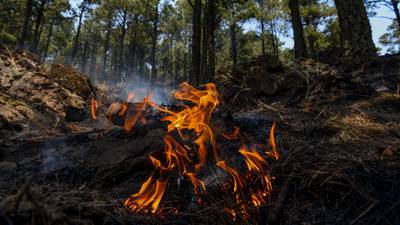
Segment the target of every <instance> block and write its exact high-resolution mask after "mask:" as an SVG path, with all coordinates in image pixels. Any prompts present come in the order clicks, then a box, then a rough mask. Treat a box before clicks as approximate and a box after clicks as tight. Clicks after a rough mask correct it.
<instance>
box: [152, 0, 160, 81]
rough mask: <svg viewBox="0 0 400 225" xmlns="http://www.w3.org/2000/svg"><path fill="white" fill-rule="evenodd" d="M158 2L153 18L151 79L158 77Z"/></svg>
mask: <svg viewBox="0 0 400 225" xmlns="http://www.w3.org/2000/svg"><path fill="white" fill-rule="evenodd" d="M158 4H159V2H158V1H157V2H156V6H155V12H154V18H153V34H152V45H151V60H150V61H151V75H150V81H152V80H153V79H157V40H158V22H159V21H158V20H159V15H158Z"/></svg>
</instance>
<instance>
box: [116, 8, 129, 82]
mask: <svg viewBox="0 0 400 225" xmlns="http://www.w3.org/2000/svg"><path fill="white" fill-rule="evenodd" d="M127 16H128V14H127V12H126V11H125V10H124V11H123V12H122V21H121V34H120V37H119V55H118V74H119V75H121V77H120V78H121V79H122V78H123V76H124V65H125V63H124V62H125V59H124V55H125V36H126V20H127Z"/></svg>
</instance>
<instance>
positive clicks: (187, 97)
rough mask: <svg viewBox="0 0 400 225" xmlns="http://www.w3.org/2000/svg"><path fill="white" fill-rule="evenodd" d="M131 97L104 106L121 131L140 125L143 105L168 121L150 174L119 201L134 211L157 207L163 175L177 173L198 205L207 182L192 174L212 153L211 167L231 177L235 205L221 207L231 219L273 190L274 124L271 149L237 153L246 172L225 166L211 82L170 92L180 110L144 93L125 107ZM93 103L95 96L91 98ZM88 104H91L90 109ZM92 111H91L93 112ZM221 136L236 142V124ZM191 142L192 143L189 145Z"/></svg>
mask: <svg viewBox="0 0 400 225" xmlns="http://www.w3.org/2000/svg"><path fill="white" fill-rule="evenodd" d="M133 98H134V94H133V93H130V94H129V95H128V98H127V102H126V103H122V104H121V103H113V104H112V105H111V106H110V108H109V110H108V111H109V113H108V117H109V119H110V120H111V116H112V115H115V114H117V115H118V116H120V117H123V116H124V117H125V125H124V128H125V131H126V132H127V133H129V132H132V128H133V127H134V125H135V124H136V123H137V122H138V121H141V122H142V123H145V118H144V116H143V115H142V113H143V111H144V110H145V109H146V107H148V106H152V107H154V108H155V109H157V110H159V111H160V112H162V113H165V114H166V115H165V116H164V117H163V118H162V119H161V121H166V122H168V127H167V134H166V135H165V137H164V139H163V141H164V144H165V148H164V152H163V157H162V159H159V158H156V157H155V156H152V155H150V156H149V159H150V161H151V162H152V164H153V166H154V168H155V172H154V173H153V174H152V175H151V176H150V177H149V178H148V179H147V180H146V181H145V182H144V183H143V184H142V187H141V188H140V190H139V192H138V193H136V194H133V195H132V196H130V197H129V198H128V199H127V200H126V201H125V202H124V205H125V206H126V207H127V208H128V209H130V210H131V211H132V212H134V213H144V214H146V213H153V214H155V213H157V212H159V205H160V202H161V200H162V198H163V196H164V193H165V189H166V188H167V184H168V178H166V174H167V173H171V172H176V173H178V174H179V175H180V176H182V177H184V178H186V179H187V180H188V182H190V183H191V184H192V186H193V191H194V195H195V196H197V199H198V201H197V202H198V203H201V195H202V194H203V193H205V191H206V185H205V184H204V182H203V181H201V180H200V179H199V178H198V177H197V173H198V172H199V171H200V170H201V169H202V168H203V166H204V165H205V163H206V160H207V158H208V155H209V152H210V151H212V153H213V159H214V161H215V165H216V166H217V167H219V168H221V169H223V170H224V171H225V172H226V173H228V174H229V175H230V176H231V177H232V181H233V185H230V184H229V183H228V184H227V185H228V186H227V187H228V188H229V187H231V188H232V190H233V193H234V198H235V204H236V206H235V207H233V208H229V207H225V208H224V209H225V211H226V212H227V213H228V214H229V215H230V216H231V219H232V220H236V217H237V215H242V216H244V217H247V216H248V212H247V210H248V209H249V208H251V207H261V206H262V205H264V204H265V202H266V199H267V197H268V196H269V194H270V192H271V191H272V184H271V180H272V178H271V177H270V176H269V175H268V174H267V172H266V171H267V166H268V163H267V161H266V158H267V157H270V158H273V159H278V157H279V154H278V153H277V150H276V144H275V140H274V131H275V123H274V124H273V125H272V128H271V130H270V134H269V146H270V148H271V149H270V150H268V151H267V150H264V155H262V154H261V152H259V150H257V149H256V148H255V147H254V148H253V149H251V150H249V149H247V147H245V146H243V147H242V148H240V149H239V153H240V154H241V155H242V156H243V157H244V162H245V163H246V165H247V171H245V172H244V173H242V172H240V171H239V170H238V169H235V168H233V167H231V166H229V165H228V164H227V163H226V162H225V160H221V159H220V158H219V152H218V146H217V142H216V137H215V133H216V132H215V131H214V129H213V126H212V124H211V117H212V114H213V112H214V111H215V109H216V107H217V106H218V104H219V101H218V92H217V88H216V85H215V84H212V83H210V84H207V85H205V89H204V90H198V89H195V88H194V87H192V86H191V85H189V84H188V83H186V82H184V83H182V84H181V85H180V87H179V89H178V91H176V93H175V98H176V99H178V100H181V101H182V102H187V104H185V105H183V109H182V110H180V111H176V112H175V111H171V110H169V109H166V108H162V107H159V106H158V105H157V104H156V103H154V102H153V101H152V100H151V96H150V95H149V96H147V97H145V98H144V99H143V101H142V102H140V103H136V104H135V107H133V108H130V107H128V104H129V102H130V101H131V100H132V99H133ZM93 101H94V100H93ZM92 108H93V107H92ZM92 114H94V112H92ZM217 131H218V132H217V133H218V134H220V135H221V136H222V137H223V138H225V139H227V140H235V139H237V138H238V137H239V135H240V132H239V128H238V127H235V128H234V131H233V132H232V133H231V134H224V133H223V132H221V131H219V130H217ZM188 133H193V134H194V135H192V136H193V137H194V138H193V139H192V138H189V136H190V135H187V134H188ZM193 143H194V144H195V145H194V146H195V147H189V146H193V145H192V144H193ZM191 152H194V153H196V154H195V155H196V157H192V158H191V157H190V153H191Z"/></svg>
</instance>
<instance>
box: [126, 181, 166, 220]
mask: <svg viewBox="0 0 400 225" xmlns="http://www.w3.org/2000/svg"><path fill="white" fill-rule="evenodd" d="M152 180H153V176H150V177H149V178H148V179H147V180H146V182H144V183H143V185H142V187H141V188H140V190H139V192H138V193H137V194H134V195H132V196H131V197H129V198H128V199H127V200H126V201H125V203H124V205H125V206H126V207H128V208H129V209H130V210H132V212H140V211H144V212H149V211H150V212H151V213H155V212H156V211H157V209H158V205H159V204H160V202H161V199H162V197H163V195H164V192H165V189H166V187H167V181H161V180H156V182H155V183H152Z"/></svg>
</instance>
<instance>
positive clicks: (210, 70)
mask: <svg viewBox="0 0 400 225" xmlns="http://www.w3.org/2000/svg"><path fill="white" fill-rule="evenodd" d="M207 4H208V17H207V20H208V21H207V23H208V25H207V27H208V53H207V55H208V64H207V65H208V66H207V82H210V81H213V80H214V77H215V52H216V49H215V29H216V12H215V2H214V0H208V3H207Z"/></svg>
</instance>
